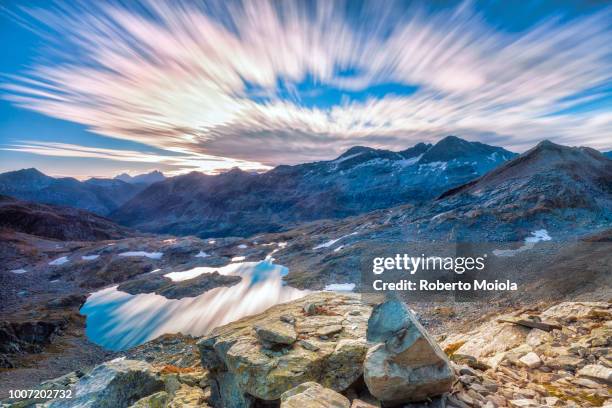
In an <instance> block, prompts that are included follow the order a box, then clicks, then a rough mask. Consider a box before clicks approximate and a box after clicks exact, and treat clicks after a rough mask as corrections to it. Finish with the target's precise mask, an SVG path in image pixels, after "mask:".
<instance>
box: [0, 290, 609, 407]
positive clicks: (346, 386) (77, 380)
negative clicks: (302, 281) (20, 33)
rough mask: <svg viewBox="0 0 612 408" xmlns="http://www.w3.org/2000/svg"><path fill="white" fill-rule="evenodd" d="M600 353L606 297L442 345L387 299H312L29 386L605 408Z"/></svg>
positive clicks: (104, 399)
mask: <svg viewBox="0 0 612 408" xmlns="http://www.w3.org/2000/svg"><path fill="white" fill-rule="evenodd" d="M611 345H612V306H611V305H610V304H608V303H600V302H582V303H578V302H566V303H561V304H558V305H556V306H553V307H550V308H548V309H547V310H544V311H537V310H521V311H518V312H516V313H514V314H512V315H504V316H499V317H497V318H494V319H492V320H491V321H489V322H487V323H485V324H483V325H481V326H480V327H478V328H477V329H475V330H473V331H470V332H468V333H462V334H452V335H448V336H446V338H445V339H444V340H443V341H442V343H441V346H442V347H443V349H444V351H442V349H441V348H440V346H438V345H437V343H436V342H435V341H434V340H433V339H432V337H431V336H430V335H429V334H428V333H427V332H426V331H425V330H424V329H423V328H422V327H421V325H420V324H419V322H418V321H417V319H416V318H415V316H414V314H413V313H412V312H411V311H410V309H408V308H407V307H406V305H404V304H403V303H401V302H398V301H394V300H391V301H388V302H386V303H383V304H381V305H377V306H375V307H374V308H372V307H370V306H369V305H366V304H364V303H362V302H361V301H360V299H359V298H358V297H356V296H353V295H338V294H334V293H314V294H311V295H309V296H307V297H305V298H302V299H300V300H297V301H294V302H290V303H286V304H282V305H277V306H275V307H272V308H271V309H269V310H267V311H266V312H264V313H261V314H258V315H255V316H250V317H247V318H244V319H242V320H239V321H236V322H234V323H231V324H228V325H226V326H223V327H219V328H217V329H216V330H214V331H213V332H212V333H211V334H210V335H209V336H206V337H204V338H201V339H200V340H197V341H196V339H195V338H192V337H189V336H181V335H168V336H163V337H161V338H159V339H156V340H154V341H152V342H149V343H147V344H145V345H142V346H139V347H138V348H136V349H134V350H132V351H130V352H128V353H127V357H128V358H127V359H116V360H113V361H110V362H107V363H105V364H102V365H99V366H97V367H95V368H94V369H93V370H90V371H89V372H74V373H70V374H67V375H65V376H63V377H60V378H58V379H55V380H52V381H48V382H46V383H43V384H42V385H41V388H42V389H70V390H72V391H73V393H74V398H73V399H72V400H56V401H51V402H46V403H45V404H44V405H42V406H46V407H53V408H58V407H59V408H71V407H76V406H91V407H110V406H112V407H117V408H130V407H131V408H145V407H172V408H179V407H184V408H190V407H209V406H210V407H218V408H232V407H240V408H249V407H253V408H254V407H264V406H265V407H279V406H280V407H281V408H377V407H378V408H380V407H385V408H386V407H392V406H402V407H404V408H426V407H427V408H436V407H440V408H442V407H449V408H471V407H474V408H498V407H508V408H536V407H559V408H562V407H572V408H574V407H599V406H605V407H609V406H611V405H612V404H611V403H612V396H611V395H610V390H611V386H612V358H611V354H610V346H611ZM447 355H448V357H447ZM145 361H146V362H145ZM40 402H44V401H23V402H18V403H15V404H12V405H2V404H1V403H0V406H1V407H3V408H4V407H5V406H11V407H30V406H34V403H40ZM38 406H41V405H38Z"/></svg>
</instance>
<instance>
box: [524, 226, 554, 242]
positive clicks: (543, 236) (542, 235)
mask: <svg viewBox="0 0 612 408" xmlns="http://www.w3.org/2000/svg"><path fill="white" fill-rule="evenodd" d="M550 240H552V238H551V237H550V235H548V231H546V230H545V229H541V230H537V231H533V232H532V233H531V236H530V237H527V238H525V242H526V243H534V244H536V243H538V242H540V241H550Z"/></svg>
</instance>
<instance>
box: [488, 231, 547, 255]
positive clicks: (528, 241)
mask: <svg viewBox="0 0 612 408" xmlns="http://www.w3.org/2000/svg"><path fill="white" fill-rule="evenodd" d="M550 240H552V238H551V237H550V235H548V231H546V230H545V229H541V230H537V231H533V232H532V233H531V236H529V237H527V238H525V243H524V244H523V245H522V246H521V247H519V248H517V249H495V250H493V255H495V256H514V255H516V254H518V253H520V252H523V251H527V250H529V249H531V248H533V247H534V246H535V244H537V243H538V242H541V241H550Z"/></svg>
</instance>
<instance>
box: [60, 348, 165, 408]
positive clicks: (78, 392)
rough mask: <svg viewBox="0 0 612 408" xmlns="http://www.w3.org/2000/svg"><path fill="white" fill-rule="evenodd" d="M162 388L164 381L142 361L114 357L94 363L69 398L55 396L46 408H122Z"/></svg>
mask: <svg viewBox="0 0 612 408" xmlns="http://www.w3.org/2000/svg"><path fill="white" fill-rule="evenodd" d="M163 389H164V382H163V381H162V379H161V378H160V377H159V375H158V374H157V373H155V372H153V371H152V368H151V366H150V365H149V364H148V363H145V362H144V361H138V360H126V359H122V358H120V359H116V360H112V361H109V362H106V363H104V364H100V365H98V366H96V367H95V368H94V369H93V370H92V371H91V372H90V373H88V374H87V375H85V376H83V377H81V378H80V379H79V381H78V382H77V383H76V384H75V386H74V388H73V398H71V399H59V400H55V401H53V402H51V403H50V404H49V407H50V408H76V407H88V408H124V407H129V406H130V405H132V404H133V403H135V402H136V401H138V400H139V399H141V398H143V397H145V396H148V395H151V394H153V393H155V392H157V391H161V390H163Z"/></svg>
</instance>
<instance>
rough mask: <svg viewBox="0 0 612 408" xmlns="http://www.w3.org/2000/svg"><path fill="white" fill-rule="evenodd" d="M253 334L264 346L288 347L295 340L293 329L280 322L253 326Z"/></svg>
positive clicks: (289, 325) (295, 334) (287, 324)
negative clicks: (255, 334) (254, 333)
mask: <svg viewBox="0 0 612 408" xmlns="http://www.w3.org/2000/svg"><path fill="white" fill-rule="evenodd" d="M255 332H256V333H257V337H258V338H259V339H260V340H261V342H262V344H263V345H264V346H275V345H285V346H288V345H291V344H293V343H295V341H296V340H297V333H296V332H295V328H294V327H293V326H292V325H291V324H289V323H285V322H283V321H281V320H279V321H277V322H271V323H266V324H262V325H260V326H255Z"/></svg>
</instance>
